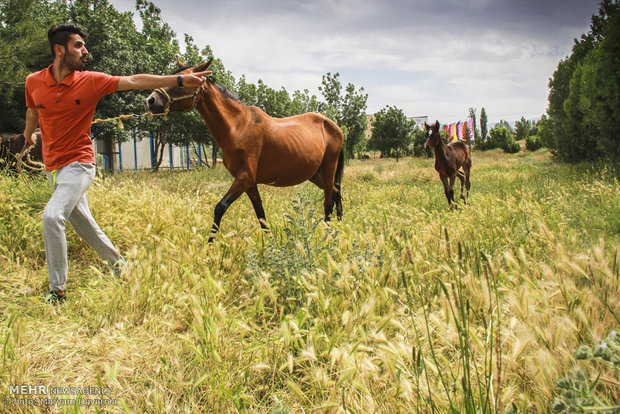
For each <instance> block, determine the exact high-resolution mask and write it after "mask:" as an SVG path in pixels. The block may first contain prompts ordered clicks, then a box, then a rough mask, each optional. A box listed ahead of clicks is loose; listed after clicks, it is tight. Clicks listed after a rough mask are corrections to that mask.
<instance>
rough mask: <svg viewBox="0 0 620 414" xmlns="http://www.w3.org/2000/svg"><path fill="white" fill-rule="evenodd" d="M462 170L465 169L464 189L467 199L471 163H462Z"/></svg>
mask: <svg viewBox="0 0 620 414" xmlns="http://www.w3.org/2000/svg"><path fill="white" fill-rule="evenodd" d="M463 170H464V171H465V189H466V190H467V199H469V189H470V187H471V184H470V182H469V174H470V173H471V163H467V164H464V165H463Z"/></svg>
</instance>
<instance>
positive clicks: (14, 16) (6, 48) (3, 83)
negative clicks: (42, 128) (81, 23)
mask: <svg viewBox="0 0 620 414" xmlns="http://www.w3.org/2000/svg"><path fill="white" fill-rule="evenodd" d="M56 9H57V5H55V4H50V3H47V2H41V1H36V0H21V1H2V2H0V94H1V95H2V97H3V99H2V102H0V113H2V116H1V117H0V132H5V131H6V132H15V133H19V132H22V131H23V128H24V119H25V114H26V102H25V97H24V83H25V80H26V76H27V75H28V74H29V73H31V72H34V71H35V70H40V69H42V68H43V67H45V66H46V65H47V64H49V63H48V62H49V61H50V49H49V44H48V42H47V29H48V27H49V25H48V21H49V19H50V17H52V16H55V15H56Z"/></svg>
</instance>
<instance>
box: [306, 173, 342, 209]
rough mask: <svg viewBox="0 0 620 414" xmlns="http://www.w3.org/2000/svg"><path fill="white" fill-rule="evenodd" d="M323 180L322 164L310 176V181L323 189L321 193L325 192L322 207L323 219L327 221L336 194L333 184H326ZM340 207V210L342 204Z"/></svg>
mask: <svg viewBox="0 0 620 414" xmlns="http://www.w3.org/2000/svg"><path fill="white" fill-rule="evenodd" d="M325 181H326V180H325V174H324V173H323V166H321V168H319V170H318V171H317V172H316V173H315V174H314V175H313V176H312V178H310V182H311V183H312V184H315V185H316V186H317V187H319V188H320V189H321V190H323V193H324V194H325V201H324V202H323V209H324V211H325V221H329V216H330V215H331V214H332V212H333V211H334V200H335V199H336V196H335V191H336V188H335V187H333V186H329V185H328V184H326V183H325ZM330 187H331V191H329V194H328V188H330ZM340 209H341V210H342V205H341V206H340ZM341 214H342V212H341Z"/></svg>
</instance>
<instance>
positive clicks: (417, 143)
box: [411, 125, 432, 157]
mask: <svg viewBox="0 0 620 414" xmlns="http://www.w3.org/2000/svg"><path fill="white" fill-rule="evenodd" d="M411 141H412V146H413V151H412V152H413V155H415V156H416V157H420V156H422V155H426V156H427V157H430V156H431V155H432V153H431V152H430V151H426V150H425V148H424V145H425V144H426V132H425V131H424V130H423V129H422V128H420V127H419V126H417V125H415V126H414V128H413V131H412V133H411Z"/></svg>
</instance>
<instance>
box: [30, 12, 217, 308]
mask: <svg viewBox="0 0 620 414" xmlns="http://www.w3.org/2000/svg"><path fill="white" fill-rule="evenodd" d="M47 36H48V39H49V43H50V49H51V53H52V58H53V63H52V64H51V65H50V66H49V67H47V68H46V69H43V70H41V71H39V72H35V73H33V74H31V75H29V76H28V77H27V79H26V107H27V110H26V126H25V128H24V133H23V134H24V137H25V138H26V141H27V142H28V143H29V144H30V145H34V144H35V143H36V140H37V136H36V135H35V134H34V130H35V128H36V127H37V125H39V127H40V129H41V140H42V144H43V162H44V164H45V169H46V171H47V175H48V179H49V182H50V185H51V186H52V189H53V194H52V196H51V198H50V200H49V202H48V203H47V205H46V207H45V210H44V211H43V235H44V238H45V253H46V256H47V270H48V273H49V281H50V296H49V301H50V302H51V303H53V304H56V303H60V302H64V300H65V283H66V280H67V273H68V266H67V239H66V235H65V222H66V220H67V219H68V220H69V222H70V223H71V225H72V226H73V228H74V230H75V232H76V233H77V234H78V235H79V236H80V237H82V238H83V239H84V240H86V241H87V242H88V243H89V244H90V245H91V246H92V247H93V248H94V249H95V250H96V251H97V253H98V254H99V256H101V258H102V259H104V260H105V261H107V262H108V263H109V264H110V266H111V267H112V269H113V270H114V272H115V273H116V274H120V273H121V271H122V270H123V269H124V268H125V267H126V265H125V260H124V259H123V257H122V256H121V255H120V254H119V253H118V251H117V250H116V249H115V247H114V245H113V244H112V243H111V242H110V240H109V239H108V237H107V236H106V235H105V234H104V233H103V231H101V229H100V228H99V226H98V225H97V223H96V222H95V220H94V218H93V216H92V215H91V213H90V210H89V208H88V203H87V201H86V195H85V192H86V189H87V188H88V187H89V186H90V184H91V183H92V182H93V179H94V177H95V165H94V164H95V154H94V151H93V147H92V142H91V139H90V127H91V123H92V119H93V115H94V113H95V107H96V105H97V102H99V100H100V99H101V98H103V97H104V96H105V95H108V94H111V93H113V92H116V91H123V90H129V89H149V90H150V89H156V88H164V87H168V86H173V85H177V84H178V85H179V86H193V87H196V86H200V85H201V84H202V83H203V82H204V80H205V75H208V74H209V73H210V72H209V71H206V72H196V73H192V74H185V75H180V76H177V75H170V76H158V75H147V74H139V75H132V76H110V75H107V74H104V73H99V72H90V71H82V70H83V69H84V63H85V62H86V58H87V56H88V51H87V50H86V46H85V43H84V39H85V38H86V36H87V34H86V33H85V32H84V31H83V30H82V28H81V27H79V26H76V25H71V24H61V25H57V26H53V27H51V28H50V29H49V31H48V33H47Z"/></svg>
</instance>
